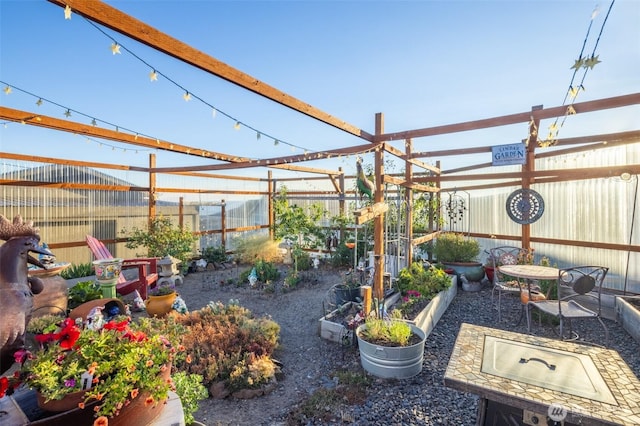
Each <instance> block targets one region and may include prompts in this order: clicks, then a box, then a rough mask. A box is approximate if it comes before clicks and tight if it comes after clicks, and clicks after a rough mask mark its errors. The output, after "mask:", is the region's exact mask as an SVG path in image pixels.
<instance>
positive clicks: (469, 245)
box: [433, 232, 484, 282]
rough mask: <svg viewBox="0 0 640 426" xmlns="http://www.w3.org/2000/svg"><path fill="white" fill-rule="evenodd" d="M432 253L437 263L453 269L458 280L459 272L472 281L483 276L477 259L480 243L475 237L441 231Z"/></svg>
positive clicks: (478, 279) (480, 264) (482, 268)
mask: <svg viewBox="0 0 640 426" xmlns="http://www.w3.org/2000/svg"><path fill="white" fill-rule="evenodd" d="M433 254H434V256H435V257H436V260H437V261H438V262H439V263H441V264H443V265H444V266H445V267H449V268H452V269H453V270H454V271H455V273H456V276H457V277H458V282H460V275H461V274H464V276H465V277H466V278H467V280H468V281H473V282H476V281H480V280H482V278H484V267H483V266H482V263H480V262H478V261H477V258H478V256H479V255H480V243H479V242H478V240H476V239H475V238H471V237H465V236H464V235H462V234H460V233H455V232H445V233H442V234H440V235H438V238H437V240H436V242H435V243H434V246H433Z"/></svg>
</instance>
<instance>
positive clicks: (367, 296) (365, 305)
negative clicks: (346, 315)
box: [360, 285, 371, 318]
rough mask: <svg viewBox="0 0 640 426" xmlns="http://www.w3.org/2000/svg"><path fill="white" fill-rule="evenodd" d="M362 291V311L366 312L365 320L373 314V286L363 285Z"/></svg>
mask: <svg viewBox="0 0 640 426" xmlns="http://www.w3.org/2000/svg"><path fill="white" fill-rule="evenodd" d="M360 288H361V289H362V310H363V311H364V316H365V318H366V317H368V316H369V313H370V312H371V286H370V285H363V286H362V287H360Z"/></svg>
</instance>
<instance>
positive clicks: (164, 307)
mask: <svg viewBox="0 0 640 426" xmlns="http://www.w3.org/2000/svg"><path fill="white" fill-rule="evenodd" d="M176 296H177V294H176V293H171V294H164V295H162V296H151V295H149V298H148V299H147V300H145V301H144V304H145V307H146V308H147V314H149V316H150V317H163V316H165V315H167V314H168V313H169V312H171V309H172V305H173V302H174V301H175V300H176Z"/></svg>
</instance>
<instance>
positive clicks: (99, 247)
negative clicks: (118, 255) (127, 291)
mask: <svg viewBox="0 0 640 426" xmlns="http://www.w3.org/2000/svg"><path fill="white" fill-rule="evenodd" d="M85 240H86V241H87V245H88V246H89V250H91V253H93V257H95V259H96V260H103V259H113V256H112V255H111V252H110V251H109V249H108V248H107V246H105V245H104V243H103V242H102V241H100V240H99V239H97V238H95V237H92V236H91V235H87V236H86V238H85ZM124 282H126V278H125V277H124V274H120V276H119V277H118V284H121V283H124Z"/></svg>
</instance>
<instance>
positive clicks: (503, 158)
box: [491, 142, 527, 166]
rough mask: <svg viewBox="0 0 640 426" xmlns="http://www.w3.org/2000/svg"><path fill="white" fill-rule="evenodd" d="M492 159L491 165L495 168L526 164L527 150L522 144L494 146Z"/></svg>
mask: <svg viewBox="0 0 640 426" xmlns="http://www.w3.org/2000/svg"><path fill="white" fill-rule="evenodd" d="M491 158H492V161H491V164H492V165H494V166H506V165H509V164H525V163H526V162H527V148H526V147H525V146H524V143H522V142H520V143H514V144H509V145H498V146H492V147H491Z"/></svg>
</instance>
